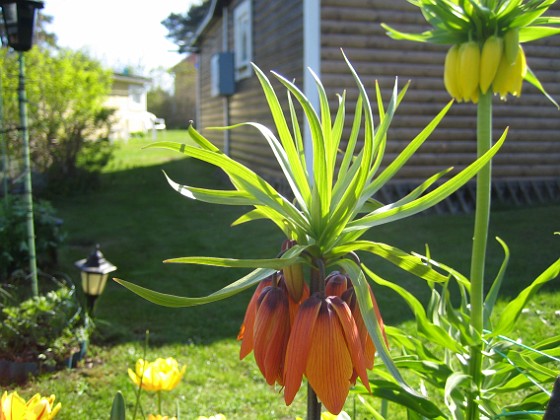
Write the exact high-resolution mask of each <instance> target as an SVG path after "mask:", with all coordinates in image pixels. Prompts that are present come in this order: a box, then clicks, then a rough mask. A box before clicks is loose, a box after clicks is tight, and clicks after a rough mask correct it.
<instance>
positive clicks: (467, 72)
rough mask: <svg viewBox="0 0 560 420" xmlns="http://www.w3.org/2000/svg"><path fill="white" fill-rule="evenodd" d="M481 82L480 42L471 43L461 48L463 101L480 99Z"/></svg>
mask: <svg viewBox="0 0 560 420" xmlns="http://www.w3.org/2000/svg"><path fill="white" fill-rule="evenodd" d="M479 82H480V47H479V46H478V42H476V41H469V42H465V43H463V44H461V46H460V47H459V84H460V86H461V89H460V90H461V93H462V99H463V100H464V101H471V100H475V99H478V89H479Z"/></svg>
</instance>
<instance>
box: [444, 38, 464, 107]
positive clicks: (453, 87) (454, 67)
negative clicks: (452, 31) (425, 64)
mask: <svg viewBox="0 0 560 420" xmlns="http://www.w3.org/2000/svg"><path fill="white" fill-rule="evenodd" d="M443 83H444V85H445V89H446V90H447V93H449V95H450V96H451V97H452V98H454V99H457V100H460V99H461V87H460V84H459V45H453V46H452V47H451V48H450V49H449V50H448V51H447V54H446V56H445V65H444V73H443Z"/></svg>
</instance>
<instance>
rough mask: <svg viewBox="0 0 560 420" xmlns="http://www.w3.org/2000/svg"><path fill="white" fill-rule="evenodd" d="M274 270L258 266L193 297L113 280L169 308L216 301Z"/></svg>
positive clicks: (243, 288) (257, 280)
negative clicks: (243, 275)
mask: <svg viewBox="0 0 560 420" xmlns="http://www.w3.org/2000/svg"><path fill="white" fill-rule="evenodd" d="M275 272H276V270H273V269H270V268H259V269H256V270H254V271H252V272H251V273H249V274H248V275H246V276H245V277H242V278H240V279H239V280H237V281H235V282H233V283H230V284H228V285H227V286H225V287H224V288H222V289H220V290H218V291H217V292H214V293H212V294H211V295H208V296H205V297H194V298H193V297H181V296H175V295H170V294H167V293H160V292H156V291H154V290H150V289H146V288H145V287H142V286H138V285H137V284H134V283H130V282H128V281H125V280H122V279H117V278H114V279H113V280H114V281H116V282H117V283H119V284H120V285H122V286H124V287H126V288H127V289H128V290H130V291H131V292H133V293H136V294H137V295H138V296H140V297H142V298H144V299H146V300H147V301H150V302H152V303H155V304H156V305H160V306H167V307H169V308H185V307H188V306H197V305H204V304H206V303H211V302H216V301H218V300H222V299H226V298H228V297H231V296H234V295H236V294H238V293H240V292H242V291H244V290H246V289H248V288H249V287H251V286H253V285H255V284H256V283H258V282H259V281H260V280H262V279H264V278H266V277H268V276H270V275H271V274H274V273H275Z"/></svg>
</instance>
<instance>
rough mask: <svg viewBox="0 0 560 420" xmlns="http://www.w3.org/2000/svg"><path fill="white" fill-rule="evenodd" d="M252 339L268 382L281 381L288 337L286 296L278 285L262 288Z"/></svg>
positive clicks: (257, 359) (288, 315)
mask: <svg viewBox="0 0 560 420" xmlns="http://www.w3.org/2000/svg"><path fill="white" fill-rule="evenodd" d="M257 305H258V308H257V314H256V317H255V330H254V336H253V342H254V346H255V349H254V350H255V351H254V353H255V360H256V362H257V365H258V366H259V369H260V370H261V372H262V374H263V376H264V377H265V379H266V382H267V383H268V384H269V385H272V384H274V382H276V381H278V382H279V383H280V385H282V384H283V370H284V356H285V353H286V346H287V344H288V338H289V336H290V314H289V309H288V296H287V294H286V293H285V292H284V291H283V290H282V289H280V288H278V287H273V286H268V287H266V288H265V289H264V290H263V291H262V293H261V296H260V297H259V300H258V303H257Z"/></svg>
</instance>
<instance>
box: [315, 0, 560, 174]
mask: <svg viewBox="0 0 560 420" xmlns="http://www.w3.org/2000/svg"><path fill="white" fill-rule="evenodd" d="M553 9H554V10H552V13H553V14H556V15H559V14H560V13H559V12H560V5H558V4H556V5H555V6H554V7H553ZM552 13H551V14H552ZM382 22H384V23H387V24H389V25H390V26H392V27H394V28H396V29H399V30H403V31H407V32H422V31H424V30H427V29H429V27H427V26H426V22H425V21H424V19H423V18H422V16H421V14H420V13H419V10H418V8H417V7H414V6H412V5H411V4H409V3H408V2H405V1H398V2H395V1H393V0H368V1H364V0H322V2H321V35H322V38H321V75H322V80H323V83H324V84H325V86H326V89H327V92H329V94H330V95H329V96H330V98H332V100H333V105H334V104H335V102H334V100H335V96H334V93H337V92H339V93H340V92H341V91H342V89H346V90H347V94H348V95H347V97H348V101H347V108H348V111H347V112H348V114H349V115H350V113H351V112H353V111H354V105H353V104H354V103H355V100H356V98H357V89H356V88H355V87H354V86H355V85H354V82H353V80H352V78H351V76H350V75H349V73H348V69H347V67H346V64H345V63H344V61H343V59H342V56H341V53H340V48H342V49H343V50H344V51H345V53H346V55H347V56H348V58H349V60H350V61H351V63H352V65H353V66H354V67H355V68H356V70H357V72H358V74H359V75H360V78H361V79H362V82H363V83H364V84H365V86H366V88H367V89H368V91H369V92H371V98H373V97H374V95H375V90H374V89H375V87H374V81H375V80H378V81H379V84H380V86H381V88H382V90H383V93H384V97H385V98H389V95H390V90H391V88H392V86H393V84H394V82H395V77H396V76H398V78H399V86H400V87H402V86H403V85H404V83H406V81H408V80H411V84H410V88H409V91H408V93H407V95H406V96H405V98H404V101H403V102H402V104H401V106H400V107H399V109H398V111H397V116H396V118H395V120H394V123H393V124H392V129H391V130H390V133H389V137H388V144H387V151H386V158H387V159H386V162H388V161H389V160H392V159H393V158H394V157H395V156H396V154H397V153H398V152H399V151H400V150H402V149H403V148H404V147H405V146H406V145H407V144H408V143H409V142H410V140H412V139H413V138H414V136H416V135H417V134H418V133H419V132H420V131H421V130H422V128H423V127H425V126H426V125H427V124H428V123H429V121H430V120H431V119H432V118H433V117H434V116H435V115H436V114H437V113H438V112H439V111H440V110H441V109H442V108H443V106H444V105H445V104H446V103H447V102H448V101H449V99H450V98H449V95H448V94H447V93H446V91H445V88H444V85H443V62H444V59H445V53H446V51H447V48H448V47H445V46H443V47H442V46H434V45H430V44H420V43H414V42H407V41H395V40H393V39H391V38H389V37H388V36H387V35H386V34H385V30H384V29H383V28H382V27H381V26H380V23H382ZM525 51H526V54H527V57H528V64H529V66H530V67H531V68H532V70H533V71H534V72H535V74H536V75H537V77H539V79H540V80H541V82H542V83H543V85H544V86H545V88H546V89H547V90H548V92H549V93H550V94H551V95H552V96H553V97H554V98H555V99H556V100H557V101H558V100H560V37H558V36H557V37H553V38H549V39H547V40H544V41H540V42H536V43H534V44H532V45H527V46H526V47H525ZM494 104H495V105H494V129H495V132H494V137H495V138H496V139H497V138H498V137H499V136H500V135H501V134H502V132H503V130H504V129H505V127H506V126H509V127H510V132H509V134H508V137H507V141H506V144H505V145H504V146H503V148H502V150H501V151H500V152H499V153H498V155H497V156H496V158H495V159H494V164H493V168H494V169H493V173H494V176H495V178H502V179H507V178H519V177H531V178H554V177H560V165H559V162H560V113H559V111H558V110H557V109H556V107H555V106H554V105H552V104H551V103H550V102H549V101H548V100H547V99H546V98H544V96H543V95H542V94H540V93H539V92H538V91H537V90H536V89H535V88H533V87H532V86H530V85H529V84H528V83H524V91H523V94H522V96H521V98H509V99H508V101H507V102H505V103H504V102H501V101H499V100H498V99H497V98H496V99H495V100H494ZM475 153H476V106H475V105H472V104H454V105H453V107H452V109H451V111H450V112H449V113H448V115H447V116H446V117H445V119H444V121H443V122H442V123H441V124H440V126H439V128H438V129H437V130H436V132H435V133H434V134H433V135H432V136H431V137H430V138H429V139H428V140H427V141H426V143H424V145H423V146H422V148H421V149H420V151H419V152H418V153H417V154H416V155H415V156H414V157H413V158H412V159H411V160H410V161H409V164H407V165H406V167H404V168H403V169H402V170H401V172H400V174H399V177H398V178H397V179H398V180H410V179H414V180H417V179H425V178H427V177H429V176H430V175H433V174H434V173H435V172H437V171H439V170H441V169H443V168H446V167H449V166H454V167H456V168H457V169H459V168H462V167H464V166H465V165H467V164H468V163H470V162H472V160H473V159H474V158H475Z"/></svg>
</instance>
